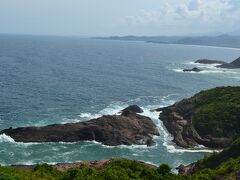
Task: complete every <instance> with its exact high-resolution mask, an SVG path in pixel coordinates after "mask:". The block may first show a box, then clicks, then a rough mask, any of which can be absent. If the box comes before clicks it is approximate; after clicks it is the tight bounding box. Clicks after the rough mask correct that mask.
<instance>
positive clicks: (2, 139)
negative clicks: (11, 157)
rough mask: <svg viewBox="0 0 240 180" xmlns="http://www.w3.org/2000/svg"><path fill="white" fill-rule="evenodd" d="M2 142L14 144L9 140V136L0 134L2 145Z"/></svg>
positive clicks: (11, 139) (12, 140)
mask: <svg viewBox="0 0 240 180" xmlns="http://www.w3.org/2000/svg"><path fill="white" fill-rule="evenodd" d="M4 142H10V143H15V141H14V139H13V138H11V137H10V136H7V135H6V134H1V135H0V143H4Z"/></svg>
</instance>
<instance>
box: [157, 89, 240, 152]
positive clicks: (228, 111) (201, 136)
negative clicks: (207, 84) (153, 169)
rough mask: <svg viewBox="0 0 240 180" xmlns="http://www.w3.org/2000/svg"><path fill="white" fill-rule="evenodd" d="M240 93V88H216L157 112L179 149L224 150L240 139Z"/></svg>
mask: <svg viewBox="0 0 240 180" xmlns="http://www.w3.org/2000/svg"><path fill="white" fill-rule="evenodd" d="M239 93H240V88H239V87H219V88H214V89H210V90H207V91H202V92H200V93H198V94H196V95H194V96H193V97H191V98H188V99H183V100H182V101H179V102H177V103H175V104H173V105H171V106H168V107H164V108H159V109H156V111H160V117H159V118H160V120H161V121H162V122H163V124H164V125H165V127H166V128H167V130H168V131H169V132H170V133H171V134H172V135H173V137H174V138H173V142H175V143H176V144H177V145H178V146H181V147H184V148H193V147H195V146H198V145H204V146H206V147H209V148H217V149H222V148H225V147H227V146H229V145H230V144H231V143H232V142H233V141H234V140H235V139H236V138H237V137H238V136H239V121H238V120H239V118H240V117H239V102H240V101H239V97H240V96H239V95H240V94H239Z"/></svg>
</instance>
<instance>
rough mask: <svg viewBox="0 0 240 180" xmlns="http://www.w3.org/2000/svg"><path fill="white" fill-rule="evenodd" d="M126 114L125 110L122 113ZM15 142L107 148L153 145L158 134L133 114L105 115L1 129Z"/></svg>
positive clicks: (142, 119)
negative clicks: (94, 144) (96, 144)
mask: <svg viewBox="0 0 240 180" xmlns="http://www.w3.org/2000/svg"><path fill="white" fill-rule="evenodd" d="M124 112H126V111H124ZM3 133H4V134H6V135H8V136H10V137H11V138H13V139H14V140H15V141H16V142H60V141H61V142H77V141H83V140H89V141H97V142H101V143H103V144H105V145H109V146H117V145H122V144H124V145H131V144H138V145H148V146H152V145H154V141H153V139H152V138H153V136H154V135H159V132H158V129H157V127H156V125H155V124H154V123H153V121H152V120H151V119H150V118H148V117H146V116H142V115H139V114H136V113H135V112H132V111H128V113H127V114H125V113H124V115H105V116H102V117H100V118H97V119H92V120H89V121H85V122H78V123H68V124H53V125H48V126H43V127H20V128H16V129H13V128H9V129H5V130H2V131H1V132H0V134H3Z"/></svg>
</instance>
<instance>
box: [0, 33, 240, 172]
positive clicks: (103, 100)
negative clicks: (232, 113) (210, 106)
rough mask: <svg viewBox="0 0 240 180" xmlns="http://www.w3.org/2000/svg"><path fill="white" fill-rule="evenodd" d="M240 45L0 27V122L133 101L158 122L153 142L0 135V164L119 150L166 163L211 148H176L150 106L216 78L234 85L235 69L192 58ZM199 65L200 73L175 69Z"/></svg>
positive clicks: (53, 118)
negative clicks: (0, 30) (28, 32)
mask: <svg viewBox="0 0 240 180" xmlns="http://www.w3.org/2000/svg"><path fill="white" fill-rule="evenodd" d="M239 56H240V49H234V48H224V47H207V46H192V45H174V44H172V45H171V44H153V43H145V42H137V41H136V42H134V41H117V40H100V39H90V38H78V37H51V36H25V35H0V130H2V129H5V128H9V127H21V126H44V125H48V124H53V123H69V122H79V121H86V120H89V119H92V118H96V117H100V116H102V115H105V114H109V115H112V114H117V113H118V112H119V111H120V110H122V109H123V108H125V107H127V106H128V105H132V104H137V105H139V106H140V107H142V108H143V110H144V113H143V114H144V115H146V116H149V117H151V118H152V120H153V121H154V122H155V123H156V124H157V126H158V128H159V131H160V136H159V137H154V139H155V141H156V142H157V145H156V146H153V147H146V146H137V145H132V146H124V145H122V146H116V147H109V146H105V145H102V144H100V143H97V142H76V143H63V142H59V143H17V142H14V140H13V139H11V138H10V137H8V136H6V135H0V164H1V165H11V164H35V163H51V164H54V163H60V162H75V161H88V160H97V159H109V158H112V157H124V158H130V159H135V160H141V161H145V162H148V163H151V164H155V165H159V164H162V163H167V164H169V165H170V166H172V167H173V168H175V167H177V166H178V165H180V164H188V163H191V162H193V161H196V160H198V159H201V158H203V157H204V156H206V155H208V154H209V153H211V152H212V150H210V149H206V148H204V147H196V148H195V149H183V148H181V147H178V146H176V145H175V144H174V143H172V142H171V140H172V137H171V135H170V134H169V133H168V132H167V130H166V129H165V127H164V126H163V125H162V123H161V121H160V120H159V119H158V116H159V113H157V112H152V111H151V110H152V109H155V108H159V107H164V106H168V105H171V104H173V103H175V102H176V101H178V100H181V99H183V98H187V97H190V96H192V95H193V94H195V93H197V92H199V91H201V90H205V89H209V88H213V87H216V86H228V85H235V86H236V85H240V70H224V69H217V68H215V67H214V66H213V65H200V64H195V63H193V62H194V61H195V60H197V59H202V58H208V59H219V60H225V61H227V62H230V61H232V60H234V59H236V58H238V57H239ZM195 66H197V67H200V68H202V69H204V70H203V71H202V72H200V73H184V72H182V69H184V68H192V67H195Z"/></svg>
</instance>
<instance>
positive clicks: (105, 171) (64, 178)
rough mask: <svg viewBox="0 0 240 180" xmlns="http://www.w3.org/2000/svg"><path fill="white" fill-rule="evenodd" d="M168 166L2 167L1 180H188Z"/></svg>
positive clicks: (116, 163)
mask: <svg viewBox="0 0 240 180" xmlns="http://www.w3.org/2000/svg"><path fill="white" fill-rule="evenodd" d="M170 170H171V169H170V167H169V166H168V165H165V164H163V165H161V166H159V168H155V167H152V166H149V165H146V164H143V163H141V162H138V161H132V160H113V161H111V162H110V163H109V164H107V165H106V166H104V167H102V168H100V169H94V168H91V167H89V166H88V165H86V164H82V165H80V166H79V168H74V169H69V170H67V171H65V172H62V171H58V170H56V169H55V168H53V167H52V166H49V165H47V164H43V165H38V166H36V167H35V168H34V169H26V168H16V167H0V180H51V179H52V180H55V179H57V180H73V179H75V180H81V179H88V180H91V179H94V180H96V179H99V180H103V179H107V180H118V179H119V180H130V179H139V180H140V179H144V180H155V179H156V180H164V179H169V180H175V179H179V180H181V179H186V177H184V176H178V175H175V174H173V173H171V171H170Z"/></svg>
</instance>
